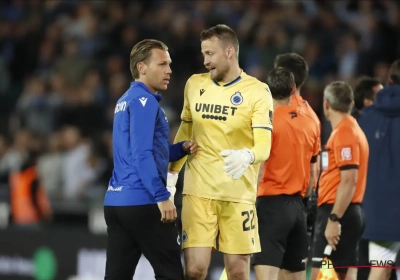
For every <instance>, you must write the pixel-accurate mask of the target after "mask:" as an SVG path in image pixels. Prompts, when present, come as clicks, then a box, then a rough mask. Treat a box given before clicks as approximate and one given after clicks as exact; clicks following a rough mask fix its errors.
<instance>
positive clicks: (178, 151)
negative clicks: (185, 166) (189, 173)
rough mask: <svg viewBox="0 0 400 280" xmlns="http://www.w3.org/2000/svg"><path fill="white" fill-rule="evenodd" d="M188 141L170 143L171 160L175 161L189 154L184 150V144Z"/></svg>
mask: <svg viewBox="0 0 400 280" xmlns="http://www.w3.org/2000/svg"><path fill="white" fill-rule="evenodd" d="M185 142H186V141H182V142H179V143H176V144H172V145H169V162H175V161H178V160H180V159H181V158H183V157H184V156H187V153H186V152H185V151H184V150H183V144H185Z"/></svg>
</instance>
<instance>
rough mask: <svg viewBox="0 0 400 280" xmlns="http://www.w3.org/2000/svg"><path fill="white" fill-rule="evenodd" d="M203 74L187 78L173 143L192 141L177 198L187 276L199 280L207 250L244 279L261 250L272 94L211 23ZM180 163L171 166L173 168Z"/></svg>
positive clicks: (224, 31)
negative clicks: (261, 192) (259, 208)
mask: <svg viewBox="0 0 400 280" xmlns="http://www.w3.org/2000/svg"><path fill="white" fill-rule="evenodd" d="M200 40H201V49H202V54H203V56H204V65H205V66H206V68H207V69H208V71H209V72H208V73H205V74H198V75H193V76H191V77H190V78H189V80H188V81H187V83H186V86H185V91H184V108H183V111H182V114H181V118H182V123H181V126H180V128H179V131H178V133H177V135H176V138H175V142H180V141H182V140H184V139H192V138H193V139H194V140H195V141H196V142H197V143H198V145H199V149H198V152H197V154H196V157H193V156H191V155H189V156H188V157H187V165H186V169H185V177H184V188H183V200H182V241H183V243H182V244H183V249H184V258H185V273H186V279H205V278H206V275H207V271H208V266H209V263H210V258H211V251H212V249H213V248H217V246H216V239H217V236H219V239H218V245H219V246H218V249H219V251H221V252H223V253H224V254H225V258H224V259H225V267H226V272H227V275H228V278H229V279H240V280H243V279H249V278H250V255H251V254H253V253H256V252H260V242H259V236H258V226H257V214H256V210H255V200H256V193H257V176H258V172H259V168H260V165H259V163H260V162H264V161H265V160H266V159H267V158H268V157H269V153H270V146H271V131H272V115H273V111H272V110H273V109H272V97H271V94H270V92H269V88H268V86H267V85H266V84H265V83H262V82H260V81H259V80H257V79H256V78H254V77H251V76H249V75H247V74H246V73H244V72H243V71H242V69H240V67H239V63H238V52H239V43H238V39H237V37H236V34H235V32H234V31H233V30H232V29H231V28H229V27H228V26H226V25H217V26H215V27H212V28H210V29H208V30H205V31H203V32H202V33H201V35H200ZM184 162H185V159H184V160H181V161H177V162H175V163H172V164H170V169H169V170H170V173H171V174H172V173H178V172H179V171H180V170H181V168H182V166H183V164H184Z"/></svg>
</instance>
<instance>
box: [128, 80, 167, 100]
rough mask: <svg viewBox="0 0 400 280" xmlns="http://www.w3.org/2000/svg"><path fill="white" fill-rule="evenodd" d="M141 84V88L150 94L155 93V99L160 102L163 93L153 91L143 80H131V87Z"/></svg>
mask: <svg viewBox="0 0 400 280" xmlns="http://www.w3.org/2000/svg"><path fill="white" fill-rule="evenodd" d="M137 86H140V87H141V88H143V89H144V90H145V91H146V92H148V93H149V94H151V95H153V96H154V97H155V99H157V101H158V102H160V100H161V98H162V95H161V94H158V93H153V92H152V91H151V90H150V89H149V88H148V87H147V86H146V85H145V84H144V83H142V82H131V87H137Z"/></svg>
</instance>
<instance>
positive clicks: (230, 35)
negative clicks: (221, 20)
mask: <svg viewBox="0 0 400 280" xmlns="http://www.w3.org/2000/svg"><path fill="white" fill-rule="evenodd" d="M212 37H217V38H218V39H219V40H220V41H222V42H223V43H225V44H228V45H232V47H233V48H234V49H235V52H236V55H237V56H239V40H238V37H237V35H236V33H235V31H233V29H232V28H230V27H229V26H228V25H225V24H217V25H216V26H213V27H211V28H209V29H206V30H203V31H202V32H201V33H200V42H203V41H205V40H209V39H211V38H212Z"/></svg>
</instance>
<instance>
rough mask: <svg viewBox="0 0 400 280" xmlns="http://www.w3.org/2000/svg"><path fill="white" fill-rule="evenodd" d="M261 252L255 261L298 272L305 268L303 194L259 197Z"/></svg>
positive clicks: (304, 211) (305, 222)
mask: <svg viewBox="0 0 400 280" xmlns="http://www.w3.org/2000/svg"><path fill="white" fill-rule="evenodd" d="M256 207H257V216H258V224H259V231H258V232H259V235H260V243H261V252H260V253H256V254H253V257H252V264H253V265H269V266H275V267H279V268H282V269H286V270H289V271H293V272H297V271H303V270H305V269H306V267H305V265H306V257H307V243H308V242H307V238H308V237H307V217H306V209H305V207H304V204H303V201H302V197H301V196H300V195H277V196H264V197H259V198H257V203H256Z"/></svg>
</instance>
